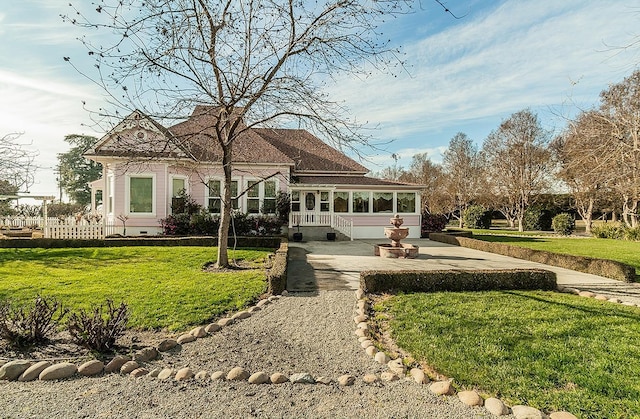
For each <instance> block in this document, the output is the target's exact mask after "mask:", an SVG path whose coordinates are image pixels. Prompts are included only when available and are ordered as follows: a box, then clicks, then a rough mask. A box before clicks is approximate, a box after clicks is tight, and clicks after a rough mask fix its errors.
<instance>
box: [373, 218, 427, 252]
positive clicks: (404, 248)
mask: <svg viewBox="0 0 640 419" xmlns="http://www.w3.org/2000/svg"><path fill="white" fill-rule="evenodd" d="M389 221H390V224H391V225H393V227H385V228H384V235H385V236H386V237H387V238H388V239H390V240H391V244H387V243H383V244H378V245H376V246H375V248H374V251H375V255H376V256H381V257H383V258H393V259H397V258H409V259H415V258H416V257H418V246H414V245H412V244H404V243H401V240H404V239H406V238H407V236H408V235H409V229H408V228H407V227H400V226H401V225H402V223H403V222H404V220H403V219H402V218H400V216H399V215H398V214H396V215H395V217H393V218H390V219H389Z"/></svg>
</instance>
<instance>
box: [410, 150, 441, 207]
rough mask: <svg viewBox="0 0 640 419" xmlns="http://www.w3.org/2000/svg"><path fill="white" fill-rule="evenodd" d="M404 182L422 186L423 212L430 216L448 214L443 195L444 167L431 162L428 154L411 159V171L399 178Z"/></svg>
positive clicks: (417, 155)
mask: <svg viewBox="0 0 640 419" xmlns="http://www.w3.org/2000/svg"><path fill="white" fill-rule="evenodd" d="M399 180H400V181H402V182H409V183H415V184H418V185H422V186H423V189H422V193H421V197H422V210H423V211H425V212H427V213H428V214H448V213H449V212H450V209H449V207H448V206H447V202H446V196H445V194H444V193H443V185H444V175H443V173H442V167H440V165H439V164H436V163H434V162H432V161H431V159H430V158H429V155H428V154H427V153H418V154H415V155H414V156H413V157H412V158H411V164H410V165H409V169H408V170H407V171H405V173H404V174H402V175H401V176H400V178H399Z"/></svg>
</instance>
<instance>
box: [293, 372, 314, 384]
mask: <svg viewBox="0 0 640 419" xmlns="http://www.w3.org/2000/svg"><path fill="white" fill-rule="evenodd" d="M289 381H291V382H292V383H293V384H315V383H316V380H315V379H314V378H313V376H312V375H311V374H308V373H306V372H301V373H298V374H293V375H292V376H291V377H289Z"/></svg>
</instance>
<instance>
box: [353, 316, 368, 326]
mask: <svg viewBox="0 0 640 419" xmlns="http://www.w3.org/2000/svg"><path fill="white" fill-rule="evenodd" d="M367 319H368V317H367V316H365V315H360V316H356V317H354V318H353V321H354V322H355V323H356V324H358V323H361V322H366V321H367Z"/></svg>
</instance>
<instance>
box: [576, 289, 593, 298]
mask: <svg viewBox="0 0 640 419" xmlns="http://www.w3.org/2000/svg"><path fill="white" fill-rule="evenodd" d="M578 295H579V296H580V297H588V298H593V297H595V296H596V295H595V294H594V293H592V292H591V291H580V292H579V293H578Z"/></svg>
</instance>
